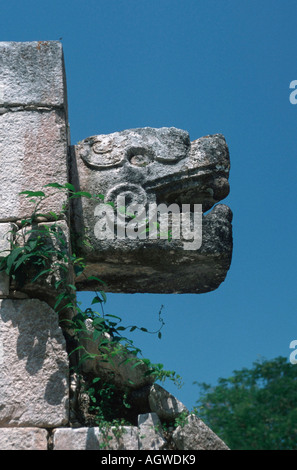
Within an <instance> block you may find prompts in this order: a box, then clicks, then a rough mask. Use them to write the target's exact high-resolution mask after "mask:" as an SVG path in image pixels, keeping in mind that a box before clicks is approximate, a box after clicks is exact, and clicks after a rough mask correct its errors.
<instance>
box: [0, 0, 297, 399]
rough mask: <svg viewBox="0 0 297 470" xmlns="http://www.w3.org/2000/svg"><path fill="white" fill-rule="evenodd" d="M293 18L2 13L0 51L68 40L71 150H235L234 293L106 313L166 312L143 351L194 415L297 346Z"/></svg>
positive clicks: (103, 5) (295, 11) (235, 6)
mask: <svg viewBox="0 0 297 470" xmlns="http://www.w3.org/2000/svg"><path fill="white" fill-rule="evenodd" d="M296 18H297V3H296V0H282V1H281V0H278V1H276V0H257V1H255V0H248V1H247V0H224V1H223V0H157V1H156V0H84V1H78V0H73V1H67V0H63V1H57V0H51V1H48V2H42V1H40V0H39V1H35V0H32V1H30V0H18V1H16V0H10V1H9V2H4V1H2V2H1V7H0V24H1V28H0V30H1V37H0V40H1V41H33V40H57V39H59V38H61V37H62V38H63V39H62V43H63V46H64V53H65V60H66V72H67V83H68V100H69V120H70V126H71V139H72V143H73V144H74V143H76V142H77V141H79V140H81V139H84V138H86V137H88V136H91V135H94V134H104V133H111V132H114V131H119V130H124V129H129V128H134V127H143V126H152V127H163V126H174V127H178V128H181V129H185V130H187V131H189V132H190V137H191V140H194V139H196V138H198V137H201V136H203V135H206V134H211V133H223V134H224V135H225V137H226V140H227V143H228V145H229V150H230V156H231V174H230V184H231V193H230V195H229V196H228V198H227V199H226V200H225V201H224V202H225V203H226V204H228V205H229V206H230V207H231V209H232V210H233V213H234V219H233V228H234V252H233V260H232V265H231V269H230V271H229V273H228V275H227V278H226V281H225V282H224V283H223V284H222V285H221V286H220V287H219V288H218V289H217V290H216V291H215V292H212V293H209V294H202V295H145V294H142V295H136V294H134V295H112V294H109V295H108V301H107V306H106V311H107V313H112V314H119V315H120V316H122V317H123V319H124V321H127V323H138V324H139V325H140V326H145V327H148V328H154V327H155V326H156V325H157V314H158V311H159V308H160V305H161V304H164V319H165V322H166V325H165V328H164V330H163V338H162V340H161V341H160V340H158V339H157V338H156V337H154V336H150V335H145V334H141V335H135V337H134V340H135V343H136V344H137V345H139V346H140V347H141V348H142V350H143V353H144V355H145V356H146V357H149V358H150V359H151V360H152V361H153V362H162V363H163V364H164V366H165V368H167V369H170V370H176V371H177V373H179V374H180V375H181V376H182V377H183V380H184V386H183V388H182V389H181V390H177V389H176V388H175V387H174V386H172V385H171V384H170V383H167V384H166V388H167V389H168V390H170V391H172V392H173V393H174V394H175V395H176V396H177V397H178V398H179V399H180V400H181V401H183V403H184V404H185V405H187V406H188V407H189V408H192V407H193V406H194V404H195V401H196V399H197V397H198V389H197V387H195V386H193V385H192V382H193V381H198V382H208V383H212V384H215V383H216V381H217V379H218V378H219V377H227V376H230V375H231V374H232V371H233V370H234V369H241V368H242V367H250V366H251V364H252V362H254V361H255V360H256V359H259V358H261V357H264V358H267V359H270V358H274V357H276V356H279V355H282V356H286V357H289V354H290V352H291V351H290V349H289V344H290V342H291V341H292V340H294V339H297V322H296V303H297V294H296V292H297V289H296V278H297V276H296V274H297V273H296V270H297V268H296V238H297V237H296V235H297V233H296V232H297V221H296V176H297V171H296V170H297V168H296V166H297V165H296V162H297V158H296V142H297V139H296V134H297V126H296V124H297V105H295V106H294V105H292V104H291V103H290V101H289V94H290V90H289V84H290V82H291V81H292V80H297V29H296ZM81 298H82V299H83V300H84V302H86V304H87V302H88V299H90V298H91V297H90V295H88V294H83V295H81ZM296 367H297V366H296Z"/></svg>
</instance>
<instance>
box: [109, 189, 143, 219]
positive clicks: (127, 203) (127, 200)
mask: <svg viewBox="0 0 297 470" xmlns="http://www.w3.org/2000/svg"><path fill="white" fill-rule="evenodd" d="M105 202H112V203H113V204H114V207H115V209H116V210H117V214H118V217H117V222H118V223H120V224H121V225H122V224H123V225H125V223H127V222H129V220H131V214H130V212H129V208H130V211H133V209H134V208H133V206H136V205H138V208H140V207H141V208H142V209H143V212H145V209H146V206H147V195H146V192H145V190H144V189H143V188H142V187H141V186H139V185H137V184H129V183H122V184H119V185H117V186H114V187H113V188H111V189H110V190H109V191H108V193H107V194H106V198H105ZM139 215H140V214H139Z"/></svg>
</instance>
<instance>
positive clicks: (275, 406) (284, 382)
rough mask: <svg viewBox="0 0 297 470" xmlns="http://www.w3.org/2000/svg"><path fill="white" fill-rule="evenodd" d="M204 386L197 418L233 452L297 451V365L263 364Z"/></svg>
mask: <svg viewBox="0 0 297 470" xmlns="http://www.w3.org/2000/svg"><path fill="white" fill-rule="evenodd" d="M195 383H197V382H195ZM198 385H199V387H200V390H201V395H200V398H199V400H198V401H197V405H198V406H197V409H196V411H197V414H198V415H199V417H200V418H201V419H202V420H203V421H204V422H205V423H206V424H207V425H208V426H209V427H210V428H211V429H212V430H213V431H214V432H215V433H216V434H217V435H218V436H219V437H220V438H221V439H222V440H223V441H224V442H225V443H226V444H227V445H228V446H229V447H230V449H231V450H296V449H297V365H295V364H291V363H289V362H288V361H287V359H286V358H284V357H277V358H276V359H272V360H262V361H257V362H254V363H253V366H252V368H251V369H247V368H243V369H242V370H239V371H234V372H233V376H232V377H229V378H228V379H224V378H220V379H219V380H218V385H216V386H214V387H212V386H211V385H208V384H206V383H198Z"/></svg>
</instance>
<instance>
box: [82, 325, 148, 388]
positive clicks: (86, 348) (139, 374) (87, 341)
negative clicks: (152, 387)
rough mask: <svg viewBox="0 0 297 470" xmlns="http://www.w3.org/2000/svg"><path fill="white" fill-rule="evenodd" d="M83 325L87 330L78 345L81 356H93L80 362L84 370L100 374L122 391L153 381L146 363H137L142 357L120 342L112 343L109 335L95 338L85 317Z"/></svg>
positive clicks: (92, 328) (93, 374) (103, 378)
mask: <svg viewBox="0 0 297 470" xmlns="http://www.w3.org/2000/svg"><path fill="white" fill-rule="evenodd" d="M85 326H86V330H85V331H82V332H81V334H80V345H82V346H83V349H81V350H80V355H81V357H82V356H84V354H85V353H86V352H87V353H88V354H92V355H94V356H95V357H94V358H93V359H86V360H84V361H83V362H82V365H81V367H82V372H83V373H85V374H87V375H88V376H91V377H100V378H101V379H102V380H103V381H106V382H108V383H112V384H114V385H115V386H116V387H117V388H118V389H121V390H133V389H139V388H141V387H143V386H145V385H148V384H152V383H153V382H154V378H153V376H152V375H145V373H146V372H147V371H148V366H147V365H146V364H145V363H144V362H142V363H141V364H138V365H136V364H137V363H139V362H141V360H140V359H139V358H135V356H134V355H132V354H131V353H129V352H128V351H127V350H126V349H125V348H124V347H123V346H122V345H121V344H120V343H117V344H111V342H110V340H111V337H110V336H109V335H108V334H107V333H104V335H101V336H99V338H97V337H95V339H94V337H93V335H94V332H95V330H94V327H93V325H92V321H91V320H86V322H85ZM102 342H103V343H102ZM106 356H108V357H106Z"/></svg>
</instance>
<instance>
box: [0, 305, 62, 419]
mask: <svg viewBox="0 0 297 470" xmlns="http://www.w3.org/2000/svg"><path fill="white" fill-rule="evenodd" d="M0 343H1V346H2V347H1V349H2V354H1V362H2V364H1V368H0V427H45V428H53V427H57V426H63V425H66V424H67V423H68V414H69V409H68V408H69V385H68V381H69V378H68V377H69V367H68V356H67V353H66V345H65V339H64V336H63V334H62V330H61V328H60V327H59V324H58V318H57V314H56V313H55V312H54V311H53V310H52V309H51V308H50V307H49V306H48V305H47V304H46V303H45V302H42V301H40V300H36V299H27V300H10V299H5V300H0Z"/></svg>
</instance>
